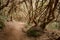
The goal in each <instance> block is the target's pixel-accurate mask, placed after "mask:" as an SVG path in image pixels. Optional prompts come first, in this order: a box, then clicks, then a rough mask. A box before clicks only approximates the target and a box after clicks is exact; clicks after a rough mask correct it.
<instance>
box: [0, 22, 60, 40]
mask: <svg viewBox="0 0 60 40" xmlns="http://www.w3.org/2000/svg"><path fill="white" fill-rule="evenodd" d="M5 25H6V27H5V28H4V30H3V31H1V32H0V40H55V39H57V38H58V37H60V31H57V30H54V31H52V30H45V32H44V34H43V35H42V36H40V37H37V38H33V37H28V36H27V35H26V34H25V33H24V32H22V28H24V27H25V23H24V22H5Z"/></svg>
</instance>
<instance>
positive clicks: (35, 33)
mask: <svg viewBox="0 0 60 40" xmlns="http://www.w3.org/2000/svg"><path fill="white" fill-rule="evenodd" d="M27 35H28V36H30V37H38V36H40V33H39V32H38V31H37V30H36V29H29V30H28V31H27Z"/></svg>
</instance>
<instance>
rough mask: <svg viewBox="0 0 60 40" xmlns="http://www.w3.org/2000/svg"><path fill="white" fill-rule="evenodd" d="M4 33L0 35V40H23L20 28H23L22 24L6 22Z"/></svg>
mask: <svg viewBox="0 0 60 40" xmlns="http://www.w3.org/2000/svg"><path fill="white" fill-rule="evenodd" d="M5 25H6V27H5V28H4V32H3V33H2V32H1V33H0V40H23V37H24V36H23V35H24V33H23V32H22V28H23V27H24V26H25V23H23V22H6V23H5Z"/></svg>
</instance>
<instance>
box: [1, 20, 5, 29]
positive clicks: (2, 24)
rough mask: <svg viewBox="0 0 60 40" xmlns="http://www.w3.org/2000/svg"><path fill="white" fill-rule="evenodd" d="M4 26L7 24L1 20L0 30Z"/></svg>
mask: <svg viewBox="0 0 60 40" xmlns="http://www.w3.org/2000/svg"><path fill="white" fill-rule="evenodd" d="M4 26H5V24H4V22H2V21H1V20H0V30H2V29H3V27H4Z"/></svg>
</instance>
